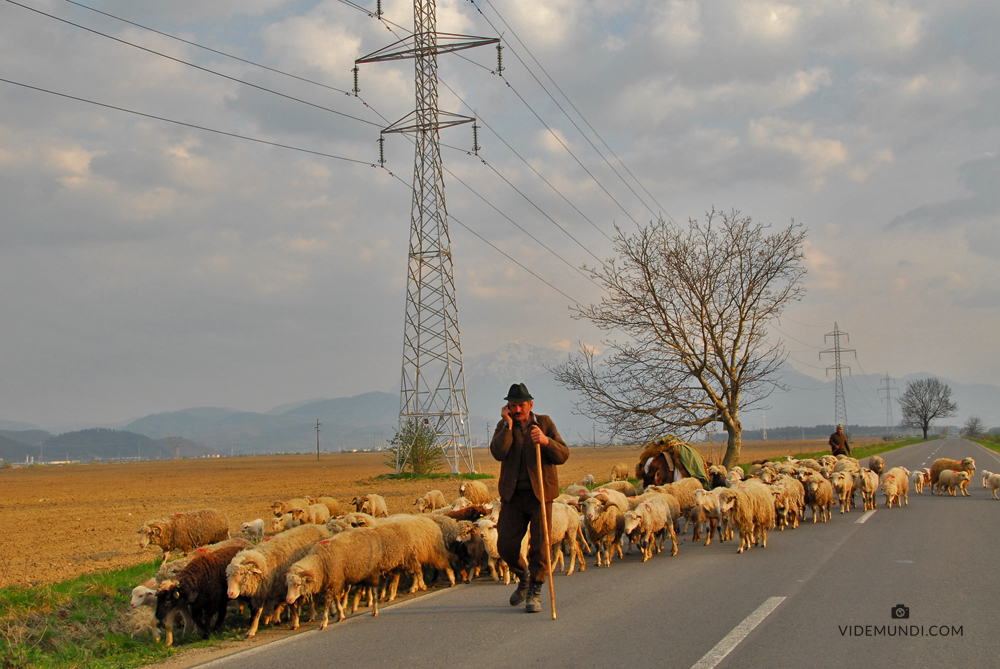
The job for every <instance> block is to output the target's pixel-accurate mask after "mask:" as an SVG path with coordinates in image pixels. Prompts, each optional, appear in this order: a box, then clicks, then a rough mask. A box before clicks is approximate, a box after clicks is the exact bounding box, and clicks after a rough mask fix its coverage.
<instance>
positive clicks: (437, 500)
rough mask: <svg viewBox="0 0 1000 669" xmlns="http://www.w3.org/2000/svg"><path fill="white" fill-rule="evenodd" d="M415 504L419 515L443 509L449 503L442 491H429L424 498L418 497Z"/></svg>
mask: <svg viewBox="0 0 1000 669" xmlns="http://www.w3.org/2000/svg"><path fill="white" fill-rule="evenodd" d="M413 503H414V504H415V505H416V507H417V513H423V512H424V511H435V510H437V509H443V508H444V507H445V506H447V505H448V503H447V502H445V500H444V493H443V492H441V491H440V490H428V491H427V493H426V494H424V496H423V497H418V498H417V500H416V501H415V502H413Z"/></svg>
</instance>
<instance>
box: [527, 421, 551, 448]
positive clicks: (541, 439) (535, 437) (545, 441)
mask: <svg viewBox="0 0 1000 669" xmlns="http://www.w3.org/2000/svg"><path fill="white" fill-rule="evenodd" d="M531 441H533V442H535V443H536V444H541V445H542V446H548V445H549V438H548V437H546V436H545V433H544V432H542V429H541V428H540V427H538V426H537V425H535V426H534V427H532V428H531Z"/></svg>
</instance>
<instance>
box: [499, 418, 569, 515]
mask: <svg viewBox="0 0 1000 669" xmlns="http://www.w3.org/2000/svg"><path fill="white" fill-rule="evenodd" d="M531 417H532V419H533V421H534V423H535V424H537V425H538V427H539V429H540V430H541V431H542V432H543V433H544V434H545V436H546V437H548V438H549V445H548V446H542V447H541V449H542V475H543V476H544V477H545V500H546V501H549V500H553V499H555V498H556V497H558V496H559V473H558V472H557V471H556V465H561V464H562V463H564V462H566V460H568V459H569V449H568V448H566V443H565V442H564V441H563V438H562V437H560V436H559V431H558V430H557V429H556V424H555V423H553V422H552V419H551V418H549V417H548V416H540V415H537V414H531ZM532 426H533V425H532V423H531V422H529V423H528V425H527V427H525V428H523V429H522V428H521V427H519V426H518V424H517V421H514V429H512V430H510V429H507V421H505V420H501V421H500V423H499V424H497V429H496V431H495V432H494V433H493V440H492V441H491V442H490V453H492V454H493V457H494V458H495V459H497V460H499V461H500V463H501V464H500V482H499V483H498V484H497V488H498V489H499V491H500V499H501V500H503V501H505V502H506V501H509V500H510V499H511V497H513V496H514V491H515V490H516V489H517V479H518V476H519V475H520V474H521V473H522V472H521V469H522V468H527V475H528V478H529V479H530V480H531V488H532V490H533V491H534V493H535V497H537V498H538V499H542V490H541V486H540V485H539V481H538V464H537V460H536V456H535V444H534V443H533V442H532V441H531V428H532Z"/></svg>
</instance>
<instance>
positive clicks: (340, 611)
mask: <svg viewBox="0 0 1000 669" xmlns="http://www.w3.org/2000/svg"><path fill="white" fill-rule="evenodd" d="M346 598H347V593H344V594H343V595H340V596H338V597H337V598H336V600H335V601H336V602H337V622H338V623H339V622H343V621H344V618H346V616H345V615H344V603H345V601H344V600H345V599H346Z"/></svg>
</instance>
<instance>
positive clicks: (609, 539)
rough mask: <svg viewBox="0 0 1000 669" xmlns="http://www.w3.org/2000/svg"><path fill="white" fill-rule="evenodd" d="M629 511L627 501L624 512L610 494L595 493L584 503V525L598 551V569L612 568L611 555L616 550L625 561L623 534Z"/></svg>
mask: <svg viewBox="0 0 1000 669" xmlns="http://www.w3.org/2000/svg"><path fill="white" fill-rule="evenodd" d="M619 494H620V493H619ZM622 497H624V495H622ZM627 510H628V502H627V501H626V502H625V510H624V511H623V510H622V509H621V508H620V507H619V506H618V505H617V504H615V502H614V501H612V499H611V498H610V497H609V494H608V492H598V493H595V494H594V496H593V497H591V498H590V499H588V500H587V501H586V502H584V506H583V525H584V528H585V529H586V533H587V537H588V538H589V539H590V540H591V541H592V542H593V543H594V545H595V547H596V549H597V551H596V552H597V556H596V562H595V564H596V565H597V566H598V567H601V566H604V567H610V566H611V554H612V553H613V552H614V551H615V550H617V551H618V556H619V557H620V558H623V559H624V557H625V556H624V554H623V553H622V533H623V532H624V531H625V511H627Z"/></svg>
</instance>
